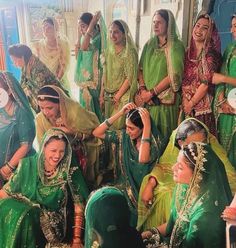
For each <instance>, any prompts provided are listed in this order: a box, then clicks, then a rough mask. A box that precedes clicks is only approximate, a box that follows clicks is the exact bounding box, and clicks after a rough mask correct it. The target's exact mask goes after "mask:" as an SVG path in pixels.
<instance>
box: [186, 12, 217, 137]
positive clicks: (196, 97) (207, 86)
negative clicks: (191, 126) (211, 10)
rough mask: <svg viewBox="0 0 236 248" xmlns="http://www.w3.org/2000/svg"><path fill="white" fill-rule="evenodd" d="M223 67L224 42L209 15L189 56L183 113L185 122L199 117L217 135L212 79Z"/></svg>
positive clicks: (198, 26)
mask: <svg viewBox="0 0 236 248" xmlns="http://www.w3.org/2000/svg"><path fill="white" fill-rule="evenodd" d="M220 66H221V54H220V38H219V35H218V32H217V29H216V26H215V23H214V22H213V20H212V19H211V18H210V16H209V15H201V16H199V17H198V19H197V21H196V23H195V25H194V27H193V32H192V38H191V41H190V46H189V48H188V49H187V51H186V54H185V61H184V76H183V82H182V109H183V111H184V115H185V118H186V117H188V116H191V117H195V118H196V119H198V120H200V121H201V122H203V123H204V124H205V125H206V126H207V127H208V128H209V130H210V132H211V133H212V134H214V135H216V125H215V118H214V115H213V112H212V107H211V105H212V101H213V97H214V85H213V84H212V77H213V75H214V73H215V72H217V71H219V69H220Z"/></svg>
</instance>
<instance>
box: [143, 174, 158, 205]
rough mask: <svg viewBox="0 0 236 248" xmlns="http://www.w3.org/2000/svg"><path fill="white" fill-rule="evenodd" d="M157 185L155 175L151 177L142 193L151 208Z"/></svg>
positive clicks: (145, 203) (146, 203) (144, 200)
mask: <svg viewBox="0 0 236 248" xmlns="http://www.w3.org/2000/svg"><path fill="white" fill-rule="evenodd" d="M156 186H157V181H156V179H155V178H154V177H150V178H149V180H148V183H147V185H146V186H145V188H144V190H143V193H142V195H141V199H142V201H143V203H144V205H145V206H146V207H147V208H149V207H150V206H151V205H152V204H153V197H154V189H155V187H156Z"/></svg>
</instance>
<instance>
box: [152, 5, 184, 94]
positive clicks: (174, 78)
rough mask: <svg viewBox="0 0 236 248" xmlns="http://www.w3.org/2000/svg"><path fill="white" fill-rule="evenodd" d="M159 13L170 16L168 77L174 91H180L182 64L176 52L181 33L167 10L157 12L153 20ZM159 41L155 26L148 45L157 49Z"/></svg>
mask: <svg viewBox="0 0 236 248" xmlns="http://www.w3.org/2000/svg"><path fill="white" fill-rule="evenodd" d="M159 11H165V12H167V14H168V26H167V37H166V39H167V40H166V49H165V53H166V61H167V69H168V76H169V77H170V79H171V88H172V89H173V90H174V91H177V90H178V87H179V86H178V85H179V82H180V80H181V78H179V76H178V73H177V72H179V67H180V65H179V64H180V62H179V57H178V56H176V51H175V49H176V48H175V46H174V45H175V42H176V41H178V40H180V39H179V32H178V28H177V25H176V22H175V18H174V15H173V13H172V12H171V11H170V10H167V9H160V10H157V11H156V12H155V13H154V15H153V17H152V19H154V17H155V15H158V14H159ZM158 43H159V40H158V39H157V37H156V35H155V34H154V31H153V26H152V28H151V38H150V40H149V41H148V45H151V46H154V47H155V48H157V47H158Z"/></svg>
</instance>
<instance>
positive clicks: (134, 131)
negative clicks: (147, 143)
mask: <svg viewBox="0 0 236 248" xmlns="http://www.w3.org/2000/svg"><path fill="white" fill-rule="evenodd" d="M142 132H143V130H142V129H140V128H139V127H137V126H135V125H134V124H133V123H132V122H131V120H129V119H126V133H127V134H128V135H129V137H130V139H131V140H135V139H137V138H139V137H140V136H141V135H142Z"/></svg>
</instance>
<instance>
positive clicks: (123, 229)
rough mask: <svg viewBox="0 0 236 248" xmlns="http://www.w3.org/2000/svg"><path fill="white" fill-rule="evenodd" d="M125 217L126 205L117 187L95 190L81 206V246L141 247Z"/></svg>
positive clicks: (126, 212)
mask: <svg viewBox="0 0 236 248" xmlns="http://www.w3.org/2000/svg"><path fill="white" fill-rule="evenodd" d="M129 218H130V213H129V207H128V204H127V202H126V198H125V196H124V195H123V193H122V192H121V191H120V190H118V189H117V188H115V187H103V188H101V189H99V190H97V191H95V192H94V193H93V194H92V195H91V197H90V199H89V200H88V203H87V206H86V209H85V219H86V228H85V230H86V231H85V247H86V248H90V247H100V248H110V247H113V248H121V247H129V248H139V247H143V244H142V239H141V236H140V235H139V234H138V232H137V231H136V230H135V229H134V228H131V227H130V226H129Z"/></svg>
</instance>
